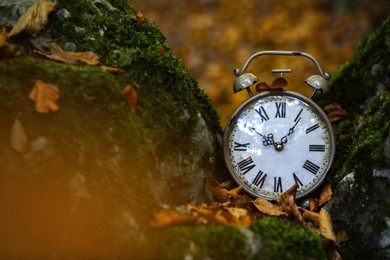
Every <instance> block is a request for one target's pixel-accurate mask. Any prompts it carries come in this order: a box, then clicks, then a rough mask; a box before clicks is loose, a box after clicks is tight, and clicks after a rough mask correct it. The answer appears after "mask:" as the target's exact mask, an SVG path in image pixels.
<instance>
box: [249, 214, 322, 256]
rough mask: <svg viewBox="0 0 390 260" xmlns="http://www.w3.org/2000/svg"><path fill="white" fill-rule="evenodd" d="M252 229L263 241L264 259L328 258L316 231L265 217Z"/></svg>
mask: <svg viewBox="0 0 390 260" xmlns="http://www.w3.org/2000/svg"><path fill="white" fill-rule="evenodd" d="M251 230H253V231H254V232H255V234H257V235H259V236H260V237H261V239H262V241H263V247H264V254H262V259H326V255H325V251H324V248H323V244H322V238H321V237H320V236H319V235H317V234H316V233H314V232H312V231H310V230H307V229H305V228H302V227H299V226H296V225H294V224H293V223H291V222H286V221H282V220H278V219H276V218H263V219H260V220H258V221H256V222H255V223H253V225H252V227H251Z"/></svg>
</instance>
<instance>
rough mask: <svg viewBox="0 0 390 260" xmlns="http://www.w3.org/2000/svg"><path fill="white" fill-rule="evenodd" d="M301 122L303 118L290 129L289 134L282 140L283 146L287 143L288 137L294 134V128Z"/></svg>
mask: <svg viewBox="0 0 390 260" xmlns="http://www.w3.org/2000/svg"><path fill="white" fill-rule="evenodd" d="M300 120H301V118H299V119H298V120H297V122H295V125H293V126H292V127H290V129H289V130H288V133H287V134H286V135H285V136H283V137H282V138H281V139H280V142H281V143H283V144H285V143H287V137H288V136H290V135H292V133H294V128H295V127H296V126H297V124H298V123H299V121H300Z"/></svg>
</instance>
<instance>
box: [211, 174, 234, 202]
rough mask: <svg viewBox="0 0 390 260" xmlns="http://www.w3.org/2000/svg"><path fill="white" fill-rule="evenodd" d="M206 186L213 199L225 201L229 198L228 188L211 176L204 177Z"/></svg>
mask: <svg viewBox="0 0 390 260" xmlns="http://www.w3.org/2000/svg"><path fill="white" fill-rule="evenodd" d="M206 182H207V187H208V189H209V191H210V192H211V195H212V196H213V199H214V200H215V201H218V202H225V201H228V200H229V194H228V190H227V189H225V188H223V187H222V186H221V185H218V183H217V182H216V181H215V180H214V179H213V178H209V177H207V178H206Z"/></svg>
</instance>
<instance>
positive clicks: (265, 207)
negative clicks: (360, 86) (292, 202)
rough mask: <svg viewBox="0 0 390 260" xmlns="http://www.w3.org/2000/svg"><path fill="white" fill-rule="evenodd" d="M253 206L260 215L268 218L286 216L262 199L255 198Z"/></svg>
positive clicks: (276, 207)
mask: <svg viewBox="0 0 390 260" xmlns="http://www.w3.org/2000/svg"><path fill="white" fill-rule="evenodd" d="M253 205H255V207H256V208H257V209H258V210H259V211H260V212H261V213H263V214H266V215H268V216H277V217H278V216H287V213H286V212H284V211H282V210H281V209H280V208H279V207H278V206H276V205H274V204H273V203H271V202H269V201H268V200H266V199H263V198H256V199H255V201H253Z"/></svg>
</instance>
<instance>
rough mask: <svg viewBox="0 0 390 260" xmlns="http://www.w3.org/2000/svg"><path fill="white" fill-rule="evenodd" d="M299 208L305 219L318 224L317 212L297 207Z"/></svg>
mask: <svg viewBox="0 0 390 260" xmlns="http://www.w3.org/2000/svg"><path fill="white" fill-rule="evenodd" d="M299 209H300V210H301V211H302V212H303V213H302V216H303V218H304V219H305V220H306V221H310V222H312V223H313V224H315V225H317V226H318V218H319V214H318V213H316V212H313V211H310V210H307V209H304V208H299Z"/></svg>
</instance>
